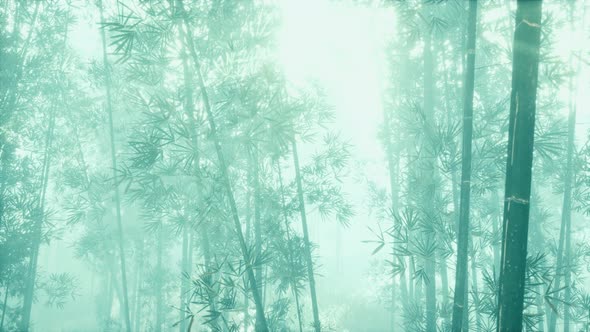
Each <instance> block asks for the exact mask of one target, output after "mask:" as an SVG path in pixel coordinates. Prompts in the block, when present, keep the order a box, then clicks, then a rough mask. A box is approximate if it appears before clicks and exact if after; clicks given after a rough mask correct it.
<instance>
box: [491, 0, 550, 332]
mask: <svg viewBox="0 0 590 332" xmlns="http://www.w3.org/2000/svg"><path fill="white" fill-rule="evenodd" d="M540 37H541V1H524V0H518V3H517V10H516V25H515V32H514V51H513V62H512V95H511V102H510V121H509V136H508V149H507V153H508V160H507V166H506V192H505V202H504V220H503V232H502V233H503V234H502V235H503V236H502V260H501V268H500V291H499V299H498V323H497V330H498V331H521V330H522V315H523V306H524V303H523V301H524V290H525V273H526V257H527V236H528V226H529V210H530V204H529V202H530V196H531V175H532V164H533V142H534V132H535V110H536V105H535V103H536V97H537V79H538V68H539V46H540Z"/></svg>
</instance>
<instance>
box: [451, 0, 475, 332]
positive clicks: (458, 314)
mask: <svg viewBox="0 0 590 332" xmlns="http://www.w3.org/2000/svg"><path fill="white" fill-rule="evenodd" d="M476 26H477V1H473V0H471V1H469V22H468V27H467V50H466V53H467V68H466V75H465V93H464V97H463V147H462V152H461V164H462V165H461V202H460V207H459V233H458V239H457V269H456V271H457V272H456V274H455V296H454V300H453V302H454V303H453V322H452V330H453V331H462V330H463V329H462V327H463V312H464V309H466V308H467V306H468V303H467V302H465V296H464V294H465V293H466V292H467V290H468V284H467V263H468V249H469V205H470V200H471V139H472V135H473V91H474V82H475V35H476ZM473 277H474V276H473ZM465 311H467V310H465Z"/></svg>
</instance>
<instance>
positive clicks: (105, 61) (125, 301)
mask: <svg viewBox="0 0 590 332" xmlns="http://www.w3.org/2000/svg"><path fill="white" fill-rule="evenodd" d="M98 8H99V11H100V21H101V22H103V23H104V22H105V20H104V10H103V6H102V0H99V2H98ZM100 36H101V41H102V57H103V65H104V73H105V74H104V75H105V92H106V109H107V113H108V115H109V136H110V141H111V146H110V148H111V165H112V168H113V185H114V196H115V197H114V198H115V210H116V221H117V240H118V241H117V242H118V246H119V248H118V249H119V258H120V260H121V262H120V264H121V284H122V288H123V289H122V291H123V294H122V295H123V312H124V321H125V329H126V330H127V332H131V318H130V317H129V297H128V292H127V266H126V263H125V240H124V236H123V222H122V221H121V199H120V197H119V182H118V181H117V178H118V176H117V153H116V151H117V150H116V149H115V130H114V126H113V101H112V92H111V89H112V88H111V84H112V82H111V66H110V64H109V59H108V56H107V41H106V34H105V29H102V28H101V29H100Z"/></svg>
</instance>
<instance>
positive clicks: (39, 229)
mask: <svg viewBox="0 0 590 332" xmlns="http://www.w3.org/2000/svg"><path fill="white" fill-rule="evenodd" d="M50 112H51V114H50V116H49V117H50V118H49V127H48V128H47V136H46V138H45V152H44V158H43V171H42V175H41V192H40V194H39V200H38V202H37V206H36V207H35V209H34V210H33V211H31V215H32V217H33V219H34V220H35V225H34V228H33V244H32V247H31V256H30V258H29V266H28V271H27V277H28V278H27V280H26V282H25V293H24V297H23V311H22V318H21V319H22V320H21V330H22V331H28V330H29V325H30V321H31V311H32V309H33V300H34V299H35V283H36V279H37V262H38V259H39V249H40V247H41V241H42V237H43V222H44V219H45V196H46V194H47V185H48V183H49V169H50V165H51V152H50V150H51V145H52V142H53V138H54V135H53V131H54V129H55V112H56V110H55V109H54V108H52V110H51V111H50Z"/></svg>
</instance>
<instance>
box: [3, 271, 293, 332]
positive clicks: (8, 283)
mask: <svg viewBox="0 0 590 332" xmlns="http://www.w3.org/2000/svg"><path fill="white" fill-rule="evenodd" d="M9 286H10V279H8V280H7V281H6V288H5V289H4V301H2V319H1V320H0V331H4V330H3V329H2V328H3V327H4V317H5V316H6V305H7V303H8V291H9V290H10V287H9ZM299 325H301V322H299ZM299 332H302V331H301V328H299Z"/></svg>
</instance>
